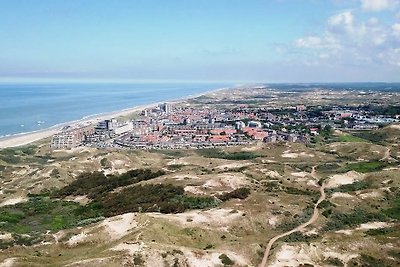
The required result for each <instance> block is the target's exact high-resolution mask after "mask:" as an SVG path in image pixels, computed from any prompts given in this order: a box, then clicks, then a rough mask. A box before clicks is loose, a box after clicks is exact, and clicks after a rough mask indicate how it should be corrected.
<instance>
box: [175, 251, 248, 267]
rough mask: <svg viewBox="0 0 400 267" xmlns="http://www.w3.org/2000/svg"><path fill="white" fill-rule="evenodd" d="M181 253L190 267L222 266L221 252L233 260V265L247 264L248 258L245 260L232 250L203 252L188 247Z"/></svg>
mask: <svg viewBox="0 0 400 267" xmlns="http://www.w3.org/2000/svg"><path fill="white" fill-rule="evenodd" d="M182 251H183V254H184V255H185V257H186V260H187V262H188V265H189V266H190V267H205V266H207V267H214V266H215V267H216V266H222V264H221V263H222V262H221V259H220V258H219V256H220V255H221V254H225V255H227V256H228V257H229V258H230V259H232V260H233V261H234V262H235V266H246V265H249V262H248V260H246V259H245V258H244V257H243V256H241V255H238V254H236V253H235V252H232V251H224V250H222V251H213V252H208V253H206V252H203V251H196V252H194V251H191V250H188V249H186V248H185V249H182Z"/></svg>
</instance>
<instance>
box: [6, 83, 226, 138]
mask: <svg viewBox="0 0 400 267" xmlns="http://www.w3.org/2000/svg"><path fill="white" fill-rule="evenodd" d="M227 86H230V85H229V84H222V83H192V84H184V83H129V84H127V83H114V84H112V83H107V84H105V83H91V84H90V83H80V84H78V83H77V84H72V83H27V84H21V83H15V84H14V83H2V84H0V125H1V126H0V137H1V136H8V135H13V134H19V133H25V132H32V131H37V130H41V129H45V128H49V127H51V126H54V125H57V124H60V123H64V122H68V121H74V120H78V119H81V118H83V117H86V116H90V115H94V114H99V113H107V112H112V111H118V110H122V109H126V108H131V107H135V106H138V105H143V104H150V103H154V102H159V101H166V100H172V99H178V98H182V97H187V96H191V95H197V94H200V93H204V92H207V91H210V90H214V89H219V88H222V87H227Z"/></svg>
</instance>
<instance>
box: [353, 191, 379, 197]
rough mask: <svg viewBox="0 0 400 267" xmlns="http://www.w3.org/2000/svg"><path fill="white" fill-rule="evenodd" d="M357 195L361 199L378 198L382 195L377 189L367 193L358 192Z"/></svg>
mask: <svg viewBox="0 0 400 267" xmlns="http://www.w3.org/2000/svg"><path fill="white" fill-rule="evenodd" d="M357 196H358V197H360V198H361V199H366V198H379V197H381V196H382V194H381V193H380V192H378V191H373V192H369V193H363V194H358V195H357Z"/></svg>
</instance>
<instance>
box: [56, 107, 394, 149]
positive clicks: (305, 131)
mask: <svg viewBox="0 0 400 267" xmlns="http://www.w3.org/2000/svg"><path fill="white" fill-rule="evenodd" d="M396 114H398V113H396V112H394V113H393V112H390V110H387V109H382V108H373V107H371V106H358V107H348V106H344V107H341V106H310V107H308V106H305V105H298V106H287V107H282V108H279V109H268V108H251V107H249V106H247V105H239V106H237V107H235V108H232V109H228V108H225V109H218V108H202V109H200V108H193V107H190V106H189V107H188V106H174V105H172V104H169V103H164V104H161V105H158V106H156V107H154V108H150V109H144V110H143V111H142V112H141V114H140V115H139V116H138V118H136V119H133V120H128V121H119V120H117V119H110V120H103V121H99V122H98V123H97V125H93V124H87V125H82V124H78V125H75V126H65V127H64V128H62V129H61V131H60V132H58V133H57V134H55V135H54V136H53V137H52V141H51V145H50V146H51V148H53V149H69V148H73V147H77V146H89V147H98V148H106V147H113V148H130V149H182V148H207V147H217V146H235V145H244V144H250V143H253V142H266V143H275V142H280V141H286V142H302V143H308V142H312V141H313V138H314V137H315V136H318V135H320V134H321V132H323V131H327V130H330V129H348V130H351V129H353V130H372V129H377V128H379V127H381V126H384V125H387V124H390V123H393V122H398V121H399V115H396Z"/></svg>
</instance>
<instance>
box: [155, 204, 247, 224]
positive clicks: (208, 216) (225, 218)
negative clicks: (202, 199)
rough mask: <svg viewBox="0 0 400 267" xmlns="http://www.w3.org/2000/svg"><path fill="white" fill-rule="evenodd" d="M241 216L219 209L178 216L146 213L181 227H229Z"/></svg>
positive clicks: (231, 211) (233, 211) (194, 211)
mask: <svg viewBox="0 0 400 267" xmlns="http://www.w3.org/2000/svg"><path fill="white" fill-rule="evenodd" d="M242 214H243V213H242V212H241V211H236V210H232V209H220V208H215V209H210V210H206V211H201V210H192V211H188V212H183V213H178V214H162V213H148V215H149V216H151V217H154V218H163V219H167V220H169V221H176V222H179V223H181V224H183V225H189V224H198V225H202V226H204V225H210V226H218V227H221V226H225V225H230V224H231V223H232V221H234V220H237V219H239V218H241V217H242Z"/></svg>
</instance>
